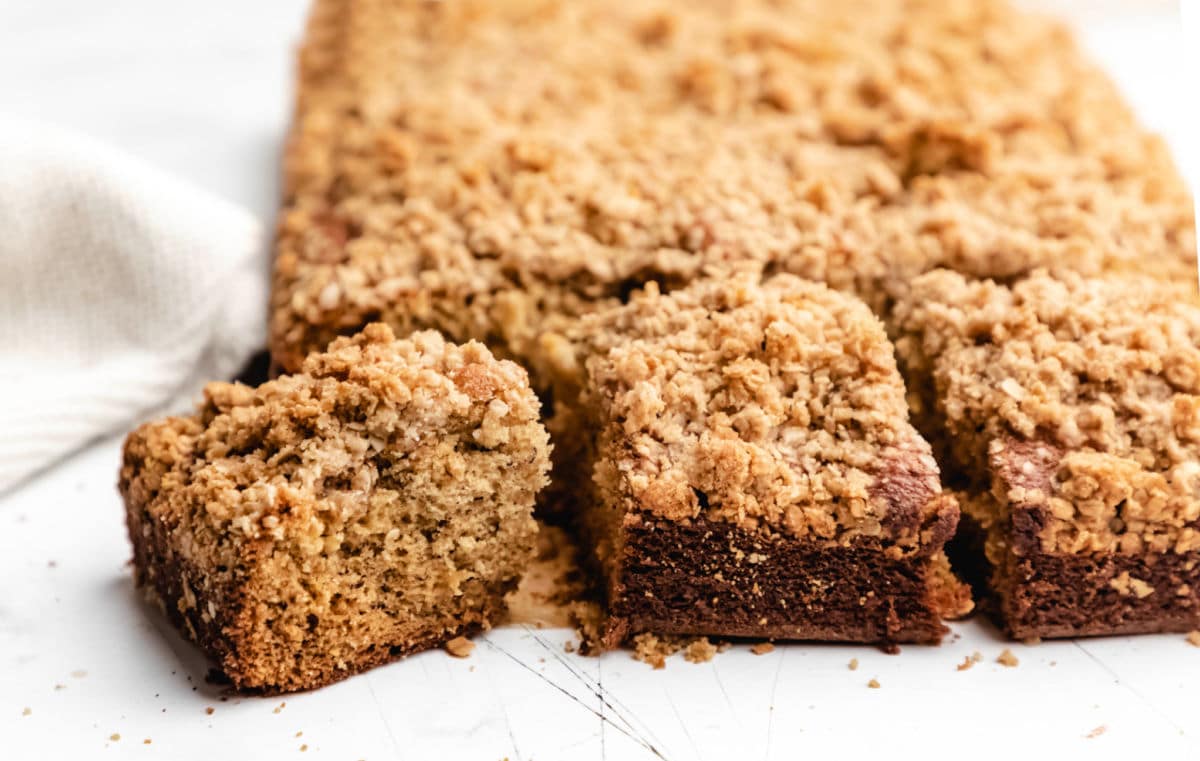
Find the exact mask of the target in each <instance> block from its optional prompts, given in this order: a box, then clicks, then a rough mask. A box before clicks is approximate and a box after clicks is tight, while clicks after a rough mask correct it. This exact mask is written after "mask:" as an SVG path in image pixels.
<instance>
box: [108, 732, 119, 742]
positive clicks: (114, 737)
mask: <svg viewBox="0 0 1200 761" xmlns="http://www.w3.org/2000/svg"><path fill="white" fill-rule="evenodd" d="M108 739H110V740H112V741H113V742H117V741H118V740H120V739H121V733H120V732H113V733H112V734H111V735H109V736H108Z"/></svg>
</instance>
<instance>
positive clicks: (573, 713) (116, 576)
mask: <svg viewBox="0 0 1200 761" xmlns="http://www.w3.org/2000/svg"><path fill="white" fill-rule="evenodd" d="M1056 5H1060V6H1067V5H1078V4H1077V3H1070V2H1061V1H1060V2H1058V3H1056ZM1119 5H1120V4H1119V3H1114V2H1112V1H1111V0H1109V1H1108V2H1104V3H1101V5H1099V6H1092V8H1093V10H1091V11H1088V12H1086V13H1084V14H1082V16H1081V18H1082V19H1083V21H1082V22H1081V30H1082V31H1083V33H1084V35H1085V41H1086V42H1087V43H1088V45H1089V47H1091V48H1092V49H1093V51H1095V53H1096V54H1097V55H1098V56H1100V58H1101V59H1102V60H1103V61H1104V62H1105V63H1106V64H1107V65H1108V66H1109V68H1110V69H1111V70H1112V71H1113V73H1114V75H1115V76H1116V77H1117V79H1118V81H1119V82H1120V84H1121V85H1122V86H1123V87H1124V88H1125V90H1126V92H1127V93H1128V95H1129V97H1130V98H1131V99H1132V100H1133V102H1134V104H1135V105H1136V106H1137V107H1138V108H1139V110H1140V111H1141V113H1142V115H1143V118H1144V119H1145V120H1146V121H1147V122H1148V123H1150V124H1151V125H1152V126H1154V127H1155V128H1156V129H1159V130H1161V131H1163V132H1164V133H1165V134H1166V135H1167V136H1168V139H1170V140H1171V142H1172V144H1173V147H1174V148H1175V150H1176V152H1177V155H1178V156H1179V157H1180V159H1181V160H1182V161H1183V162H1184V164H1185V165H1186V166H1187V167H1188V171H1189V175H1190V176H1191V178H1192V179H1193V183H1195V179H1196V177H1197V174H1196V158H1197V153H1196V148H1197V146H1196V144H1195V143H1194V142H1187V141H1188V140H1189V139H1191V135H1192V133H1193V132H1194V128H1195V124H1196V122H1195V120H1194V119H1193V117H1194V116H1195V105H1194V103H1191V102H1190V101H1192V100H1194V98H1191V97H1184V95H1185V94H1186V93H1194V92H1195V87H1196V83H1197V80H1196V79H1195V77H1194V75H1195V71H1194V68H1193V69H1192V70H1191V72H1190V75H1191V76H1192V78H1191V79H1188V74H1186V73H1183V72H1184V71H1185V69H1183V68H1181V61H1182V57H1183V54H1184V49H1185V46H1184V45H1183V44H1182V41H1181V36H1180V32H1179V28H1178V26H1177V24H1176V22H1174V20H1173V19H1172V18H1171V17H1170V15H1169V13H1168V14H1164V13H1163V12H1162V10H1161V9H1162V8H1163V7H1164V4H1163V3H1152V4H1149V6H1143V8H1146V7H1150V6H1152V7H1153V9H1152V10H1149V11H1146V10H1144V11H1141V12H1138V13H1129V12H1125V11H1120V10H1119V9H1118V10H1117V11H1115V12H1114V11H1113V10H1112V9H1113V8H1114V7H1118V6H1119ZM1167 7H1168V10H1169V4H1167ZM184 8H186V12H185V11H184ZM1097 8H1099V10H1096V9H1097ZM1187 10H1189V11H1193V12H1195V11H1197V10H1200V9H1198V8H1196V7H1195V5H1194V4H1193V5H1192V6H1191V7H1189V8H1188V9H1187ZM303 12H304V8H303V3H301V2H263V1H260V2H255V3H241V2H236V0H209V2H206V3H190V4H187V5H186V6H184V5H180V4H175V3H158V2H153V0H136V1H132V2H131V1H126V2H121V3H95V2H87V1H86V0H74V1H68V0H49V1H44V0H5V2H3V3H0V113H16V114H20V115H24V116H31V117H36V118H41V119H44V120H48V121H52V122H56V123H59V124H63V125H67V126H71V127H75V128H78V129H81V130H84V131H87V132H90V133H91V134H93V135H96V136H98V137H101V138H103V139H105V140H108V141H109V142H112V143H114V144H116V145H119V146H121V147H123V148H125V149H127V150H129V151H130V152H132V153H135V154H137V155H140V156H142V157H144V158H146V159H147V160H149V161H151V162H153V163H156V164H158V165H160V166H162V167H164V168H166V169H168V170H170V171H173V172H176V173H177V174H179V175H181V176H184V177H188V178H190V179H192V180H193V181H195V182H197V183H199V184H201V185H203V186H205V187H208V188H210V189H211V190H213V191H214V192H217V193H220V194H222V195H224V196H226V197H228V198H230V199H232V200H235V201H238V202H240V203H243V204H245V205H246V206H248V207H249V208H251V209H253V210H254V211H255V212H256V213H258V214H260V215H261V216H262V217H263V219H264V220H269V219H270V216H271V213H272V210H273V206H274V203H275V200H274V199H275V196H276V180H275V177H276V165H277V156H278V151H279V140H280V136H281V134H282V131H283V129H284V128H285V125H286V120H287V112H288V104H289V97H290V96H289V87H290V85H289V78H290V66H291V63H290V59H291V48H292V46H293V45H294V42H295V40H296V39H297V35H298V32H299V28H300V23H301V19H302V16H303ZM1194 43H1195V37H1194V36H1193V44H1194ZM1192 52H1194V51H1192ZM1192 60H1193V64H1194V61H1195V59H1194V58H1193V59H1192ZM0 171H3V167H0ZM2 361H3V354H2V353H0V362H2ZM0 435H4V433H3V432H2V431H0ZM118 445H119V442H118V440H117V439H115V438H114V439H110V440H106V441H103V442H100V443H98V444H96V445H95V446H93V447H91V448H89V449H88V450H86V451H84V452H82V453H80V454H78V455H76V456H75V457H74V458H72V459H70V460H69V461H67V462H65V463H64V464H62V465H61V466H59V467H57V468H55V469H53V470H51V471H49V472H47V473H45V474H43V475H42V476H41V477H39V478H38V479H36V480H35V481H33V482H31V483H30V484H28V485H26V486H25V487H23V488H21V489H20V490H18V491H16V492H14V493H11V494H8V495H4V496H0V759H14V760H17V761H24V760H25V759H41V758H130V759H143V758H144V759H151V758H167V759H213V758H230V759H240V758H252V757H253V758H261V759H274V758H296V757H297V755H296V754H298V753H306V754H312V755H315V756H319V757H327V758H339V759H342V758H344V759H356V758H364V759H434V758H436V759H457V758H463V759H500V758H504V757H508V758H510V759H575V758H581V759H592V758H596V759H599V758H605V757H607V758H611V759H643V758H644V759H653V758H666V759H725V758H737V759H743V758H745V759H765V758H779V759H792V758H798V757H802V756H811V757H815V758H823V757H832V756H836V757H839V758H854V757H856V756H858V755H866V754H867V753H871V754H872V755H874V754H876V753H880V752H886V753H887V754H888V755H889V756H891V757H893V758H917V757H921V758H926V757H929V756H930V755H933V756H949V755H950V754H951V753H957V752H962V753H964V754H966V753H969V754H971V755H977V756H982V757H993V756H1000V755H1001V754H1003V755H1006V756H1007V755H1011V754H1013V753H1037V754H1038V755H1039V756H1044V755H1049V754H1051V753H1060V752H1061V753H1068V754H1072V755H1081V754H1084V753H1087V754H1088V755H1089V756H1095V757H1113V758H1116V757H1128V756H1129V754H1138V755H1139V756H1152V755H1158V754H1162V755H1163V756H1164V757H1171V758H1196V757H1200V725H1198V724H1197V720H1196V716H1197V714H1198V710H1200V649H1197V648H1194V647H1191V646H1189V645H1187V644H1186V643H1185V642H1184V641H1183V638H1182V637H1181V636H1178V635H1169V636H1155V637H1137V638H1112V639H1102V640H1088V641H1080V642H1053V643H1051V642H1047V643H1043V644H1040V645H1036V646H1025V645H1019V644H1017V645H1009V644H1008V643H1005V642H1003V641H1001V640H1000V639H999V637H998V636H997V634H996V633H995V631H994V630H993V629H992V628H991V627H989V626H988V625H986V624H984V623H982V622H979V621H972V622H968V623H965V624H960V625H955V626H954V627H953V628H954V631H955V633H956V635H958V636H957V638H956V639H953V640H952V641H949V642H947V644H945V645H943V646H942V647H939V648H928V647H906V648H904V649H903V652H902V653H901V654H900V655H898V656H888V655H884V654H883V653H881V652H879V651H878V650H875V649H873V648H869V647H849V646H820V645H789V646H780V647H777V648H776V650H775V651H774V652H772V653H769V654H767V655H762V656H755V655H752V654H751V653H750V652H749V651H748V649H747V648H745V647H744V646H742V647H737V648H734V649H733V650H731V651H729V652H726V653H723V654H721V655H718V656H717V657H716V659H714V660H713V661H711V662H710V663H706V664H699V665H696V664H691V663H687V662H685V661H683V660H682V659H680V658H678V657H676V658H673V659H671V660H669V661H668V665H667V668H666V670H665V671H653V670H651V669H650V668H649V667H648V666H646V665H645V664H642V663H638V662H635V661H633V660H632V659H631V658H630V657H629V655H628V653H624V652H618V653H611V654H608V655H606V656H604V657H603V658H599V659H596V658H583V657H580V656H576V655H568V654H566V653H564V652H563V648H562V645H563V643H564V642H565V641H567V639H569V632H567V631H559V630H554V631H529V630H524V629H502V630H497V631H493V632H491V633H490V634H488V635H487V636H486V637H483V638H481V639H479V640H478V641H477V642H478V645H479V646H478V647H477V649H476V650H475V653H474V654H473V655H472V657H470V658H468V659H465V660H456V659H452V658H450V657H448V656H446V655H445V654H444V653H442V652H440V651H438V652H432V653H426V654H423V655H420V656H416V657H413V658H410V659H408V660H406V661H404V662H401V663H397V664H393V665H391V666H387V667H385V668H381V669H378V670H376V671H373V672H371V673H370V674H368V675H365V676H361V677H357V678H354V679H350V680H348V681H346V682H343V683H341V684H338V685H335V686H332V687H329V688H326V689H324V690H320V691H317V692H315V693H309V694H305V695H296V696H291V697H287V698H284V699H240V700H239V699H230V700H228V701H225V702H222V700H221V695H220V693H219V691H217V690H216V689H215V688H213V687H211V686H209V685H206V684H205V683H204V681H203V676H204V674H205V673H206V671H207V666H206V664H205V663H204V662H203V660H202V659H201V658H200V657H199V656H197V655H196V653H195V652H194V651H193V650H192V648H191V647H190V646H188V645H187V644H186V643H184V642H183V641H181V640H180V639H179V638H178V637H177V636H176V635H175V634H174V633H173V632H172V631H170V630H169V629H168V628H167V627H165V626H164V625H163V624H162V623H161V622H160V620H159V619H158V618H157V616H155V615H154V614H153V612H152V611H148V610H147V609H145V608H144V606H143V605H142V603H141V602H140V600H139V598H138V596H137V595H136V594H135V593H134V592H133V590H132V586H131V583H130V577H129V573H128V569H127V567H126V565H125V562H126V560H127V558H128V555H129V551H128V548H127V544H126V541H125V537H124V533H123V531H124V529H123V526H122V523H121V509H120V504H119V500H118V498H117V495H116V493H115V489H114V486H113V484H114V480H115V469H116V463H117V460H118ZM52 562H53V565H51V563H52ZM1010 646H1011V648H1012V650H1013V652H1014V653H1015V654H1016V655H1017V657H1018V658H1019V659H1020V665H1019V666H1017V667H1016V668H1006V667H1004V666H1001V665H999V664H998V663H996V662H995V658H996V656H997V655H998V654H999V653H1000V651H1001V650H1002V649H1003V648H1004V647H1010ZM976 650H978V651H980V652H981V653H983V655H984V660H983V662H982V663H979V664H978V665H976V666H975V667H974V668H972V669H970V670H968V671H964V672H959V671H957V670H956V668H955V666H956V665H957V664H958V663H959V662H961V661H962V660H963V658H964V657H965V656H968V655H969V654H971V653H972V652H973V651H976ZM852 658H857V659H858V662H859V668H858V669H857V670H856V671H851V670H849V668H848V667H847V664H848V662H849V661H850V659H852ZM871 679H877V680H878V681H879V683H880V685H881V687H880V688H879V689H869V688H868V687H867V682H868V681H869V680H871ZM59 685H61V687H59ZM284 702H285V703H286V704H285V705H283V707H282V708H280V704H281V703H284ZM207 707H212V708H214V711H213V713H212V714H208V713H207V712H206V710H205V709H206V708H207ZM26 708H28V709H29V713H28V714H27V715H26V712H25V709H26ZM277 708H279V710H278V711H276V709H277ZM297 733H302V734H300V735H298V734H297ZM115 734H119V735H120V739H119V740H112V739H111V737H112V736H113V735H115ZM1089 735H1092V736H1089ZM146 739H149V740H150V741H151V744H149V745H146V744H144V742H143V741H144V740H146ZM304 747H306V748H307V750H302V748H304ZM299 757H300V758H305V757H307V755H304V756H299Z"/></svg>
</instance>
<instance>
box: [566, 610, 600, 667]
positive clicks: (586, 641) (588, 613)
mask: <svg viewBox="0 0 1200 761" xmlns="http://www.w3.org/2000/svg"><path fill="white" fill-rule="evenodd" d="M567 612H568V615H569V616H570V618H571V622H572V623H573V624H574V625H575V633H576V634H577V635H578V636H579V648H578V649H579V653H580V655H594V654H598V653H600V652H601V651H602V650H603V649H604V648H603V646H602V645H601V642H603V639H604V610H603V608H601V607H600V604H599V603H597V602H593V601H591V600H576V601H574V602H572V603H570V604H569V605H568V606H567Z"/></svg>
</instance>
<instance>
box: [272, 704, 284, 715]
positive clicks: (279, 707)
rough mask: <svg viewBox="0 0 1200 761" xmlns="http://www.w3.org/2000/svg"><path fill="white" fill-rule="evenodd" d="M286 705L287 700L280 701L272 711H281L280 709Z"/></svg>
mask: <svg viewBox="0 0 1200 761" xmlns="http://www.w3.org/2000/svg"><path fill="white" fill-rule="evenodd" d="M286 705H287V703H286V702H283V703H280V704H279V705H277V706H275V709H274V710H273V711H271V713H279V712H280V711H282V710H283V707H284V706H286Z"/></svg>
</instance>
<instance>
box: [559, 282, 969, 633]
mask: <svg viewBox="0 0 1200 761" xmlns="http://www.w3.org/2000/svg"><path fill="white" fill-rule="evenodd" d="M579 331H580V334H579V336H578V337H577V338H578V340H579V342H580V343H581V344H582V345H584V346H585V347H586V348H585V349H584V350H583V351H581V354H580V364H579V370H580V373H581V377H580V383H579V388H580V389H581V391H580V395H579V398H578V402H577V409H578V412H577V415H578V418H577V421H576V423H577V425H576V427H575V429H576V430H578V431H580V432H582V436H583V437H584V438H585V439H586V440H585V441H583V442H582V443H581V444H580V445H579V446H578V447H577V449H578V450H579V451H581V452H583V453H585V454H584V456H583V457H582V458H581V460H580V463H581V468H582V471H583V472H581V473H579V474H577V476H576V477H575V478H574V479H573V481H574V482H575V483H577V484H581V485H585V484H586V485H588V487H589V488H588V489H587V490H586V494H585V495H584V496H583V497H582V498H581V504H580V505H579V519H580V521H581V523H582V527H583V533H584V535H585V536H586V537H588V538H589V540H590V543H591V544H592V546H594V548H595V558H596V561H597V565H598V567H599V569H600V570H601V572H602V573H603V576H604V579H605V582H606V584H605V586H606V592H607V599H608V613H609V621H608V625H607V633H606V641H607V644H608V645H610V646H615V645H616V644H619V643H620V642H622V641H624V640H626V639H628V638H630V637H632V636H633V635H636V634H638V633H642V632H653V633H656V634H710V635H719V636H745V637H775V638H781V639H800V640H804V639H819V640H840V641H853V642H874V643H885V644H891V643H898V642H937V641H938V640H939V639H940V638H941V636H942V634H943V632H944V631H945V627H944V626H943V625H942V619H943V618H944V617H953V616H956V615H960V614H963V613H965V612H966V611H967V610H969V609H970V605H971V603H970V600H969V596H968V594H967V591H966V589H965V587H964V586H962V585H961V584H960V583H959V582H958V581H957V580H956V579H955V578H954V577H953V576H952V575H951V574H950V572H949V566H948V563H947V560H946V558H945V556H944V555H943V554H942V545H943V543H944V542H945V541H946V540H947V539H948V538H949V537H950V535H951V534H953V532H954V529H955V525H956V523H957V521H958V506H957V504H956V503H955V500H954V498H953V497H952V496H951V495H949V494H947V493H944V492H943V491H942V487H941V484H940V481H939V477H938V467H937V464H936V463H935V462H934V460H933V458H932V456H931V455H930V450H929V446H928V444H926V443H925V441H924V440H922V439H921V437H920V436H919V435H918V433H917V432H916V431H915V430H914V429H913V427H912V426H911V425H910V424H909V423H908V410H907V407H906V405H905V400H904V385H903V383H902V382H901V379H900V375H899V373H898V371H897V369H896V364H895V359H894V358H893V355H892V347H891V344H890V343H889V342H888V340H887V337H886V335H885V333H884V330H883V327H882V325H881V324H880V323H879V321H878V320H877V319H876V318H875V317H874V316H873V315H872V314H871V312H870V311H869V310H868V309H867V308H866V306H865V305H863V304H862V303H861V302H859V301H858V300H856V299H854V298H853V297H851V296H847V295H844V294H840V293H837V292H835V291H832V290H830V289H828V288H826V287H825V286H823V285H819V284H816V283H812V282H808V281H803V280H800V279H798V278H795V277H792V276H789V275H781V276H777V277H775V278H773V279H771V280H770V281H768V282H767V283H766V284H764V285H759V284H758V282H757V279H756V278H753V277H739V278H737V279H734V280H731V281H724V282H717V281H706V282H702V283H698V284H695V285H693V286H690V287H688V288H687V289H684V290H680V291H676V292H673V293H671V294H669V295H664V294H661V293H659V292H658V290H657V289H656V288H655V287H653V286H650V287H648V288H647V289H646V291H645V292H644V293H639V294H635V295H634V296H633V298H632V300H631V301H630V303H629V304H628V305H626V306H624V307H620V308H617V309H615V310H611V311H608V312H604V313H599V314H596V315H593V316H592V317H589V318H587V319H586V320H584V322H583V324H582V325H581V326H580V328H579ZM589 482H590V484H589Z"/></svg>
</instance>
